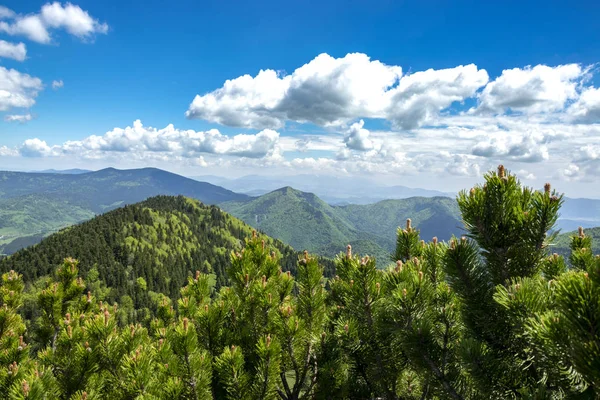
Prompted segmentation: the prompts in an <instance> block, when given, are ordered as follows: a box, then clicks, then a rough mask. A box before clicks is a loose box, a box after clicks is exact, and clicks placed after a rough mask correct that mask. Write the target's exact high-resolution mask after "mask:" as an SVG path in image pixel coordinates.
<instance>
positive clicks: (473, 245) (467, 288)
mask: <svg viewBox="0 0 600 400" xmlns="http://www.w3.org/2000/svg"><path fill="white" fill-rule="evenodd" d="M561 203H562V196H560V195H558V194H557V193H556V192H554V191H551V188H550V185H549V184H547V185H546V186H545V189H544V191H543V192H538V191H533V190H532V189H529V188H526V187H522V186H521V184H520V182H519V181H518V179H517V178H516V177H515V176H514V175H512V174H510V173H508V172H507V171H506V170H505V169H504V167H503V166H502V165H501V166H499V167H498V171H497V172H491V173H488V174H486V175H485V184H484V185H483V186H475V187H474V188H472V189H471V190H470V191H469V192H467V191H462V192H461V193H460V194H459V196H458V205H459V208H460V210H461V213H462V216H463V221H464V224H465V228H466V230H467V236H466V237H463V238H461V239H452V241H451V245H450V248H449V250H448V251H447V252H446V255H445V257H444V267H445V270H446V273H447V275H448V279H449V284H450V287H451V288H452V289H453V290H454V291H455V292H456V294H457V295H458V296H459V297H460V299H461V303H462V306H461V308H460V313H461V316H462V320H463V323H464V325H465V335H464V338H463V340H462V341H461V349H460V355H461V359H462V362H463V363H464V366H465V368H466V370H467V372H468V376H469V379H470V381H471V382H470V384H471V385H472V386H473V387H474V388H475V390H476V393H479V394H478V396H486V397H492V398H507V397H514V396H519V395H533V394H541V393H545V392H546V391H548V390H552V388H551V385H549V384H547V382H545V376H544V375H545V371H544V369H543V364H539V363H538V362H537V359H532V358H531V353H530V346H528V343H527V340H526V338H525V337H524V336H523V334H522V328H521V326H520V324H519V323H518V321H517V320H516V319H515V318H514V315H511V313H510V312H508V311H507V309H506V307H503V306H502V305H501V304H499V303H498V302H497V301H496V300H495V298H494V294H495V293H496V291H497V290H500V291H502V290H505V289H506V288H508V287H511V286H514V285H516V286H514V287H517V288H518V287H519V285H522V283H520V282H522V281H523V280H524V279H535V278H537V277H539V276H540V273H541V272H542V269H543V268H542V267H543V264H544V262H543V259H544V257H545V254H546V247H547V245H548V243H549V242H550V241H551V240H552V238H553V235H551V236H548V232H549V231H550V230H551V229H552V228H553V226H554V224H555V223H556V220H557V218H558V210H559V208H560V205H561ZM528 311H529V312H531V311H530V310H525V311H524V312H525V313H527V312H528Z"/></svg>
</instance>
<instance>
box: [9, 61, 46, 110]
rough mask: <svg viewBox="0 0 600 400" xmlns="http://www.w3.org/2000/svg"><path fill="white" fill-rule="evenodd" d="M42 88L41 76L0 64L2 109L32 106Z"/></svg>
mask: <svg viewBox="0 0 600 400" xmlns="http://www.w3.org/2000/svg"><path fill="white" fill-rule="evenodd" d="M42 89H43V85H42V81H41V80H40V79H39V78H35V77H32V76H30V75H28V74H24V73H21V72H19V71H17V70H14V69H6V68H4V67H2V66H0V111H7V110H9V109H11V108H29V107H31V106H32V105H33V104H35V98H36V97H37V95H38V92H39V91H40V90H42Z"/></svg>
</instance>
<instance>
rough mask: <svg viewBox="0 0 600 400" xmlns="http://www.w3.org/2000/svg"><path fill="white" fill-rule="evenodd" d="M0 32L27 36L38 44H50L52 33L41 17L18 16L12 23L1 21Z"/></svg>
mask: <svg viewBox="0 0 600 400" xmlns="http://www.w3.org/2000/svg"><path fill="white" fill-rule="evenodd" d="M0 32H5V33H7V34H9V35H11V36H25V37H26V38H28V39H29V40H33V41H34V42H38V43H50V33H49V32H48V30H47V29H46V26H45V25H44V22H43V21H42V19H41V18H40V17H39V15H26V16H23V17H21V16H18V17H16V19H15V21H14V22H12V23H9V22H4V21H0Z"/></svg>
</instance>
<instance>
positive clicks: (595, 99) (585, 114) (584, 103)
mask: <svg viewBox="0 0 600 400" xmlns="http://www.w3.org/2000/svg"><path fill="white" fill-rule="evenodd" d="M567 112H568V114H569V115H570V116H571V117H573V118H574V119H575V120H576V121H578V122H596V123H597V122H600V88H594V87H589V88H586V89H585V90H584V91H583V92H582V93H581V96H580V97H579V99H577V101H576V102H575V103H573V104H572V105H571V106H570V107H569V109H568V110H567Z"/></svg>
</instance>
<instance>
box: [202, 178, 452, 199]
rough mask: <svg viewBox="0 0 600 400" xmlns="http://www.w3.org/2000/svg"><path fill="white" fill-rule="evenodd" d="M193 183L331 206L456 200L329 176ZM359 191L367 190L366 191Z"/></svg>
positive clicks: (433, 193) (416, 190) (442, 193)
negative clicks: (295, 196) (314, 199)
mask: <svg viewBox="0 0 600 400" xmlns="http://www.w3.org/2000/svg"><path fill="white" fill-rule="evenodd" d="M192 178H193V179H196V180H199V181H203V182H210V183H212V184H214V185H219V186H222V187H224V188H227V189H229V190H233V191H234V192H238V193H244V194H247V195H250V196H261V195H263V194H266V193H269V192H272V191H273V190H277V189H280V188H282V187H286V186H291V187H293V188H295V189H297V190H300V191H303V192H310V193H315V194H316V195H317V196H319V197H320V198H321V199H322V200H324V201H325V202H327V203H329V204H333V205H344V204H371V203H376V202H378V201H381V200H387V199H405V198H409V197H440V196H446V197H452V198H453V197H455V195H456V194H455V193H445V192H440V191H437V190H429V189H419V188H410V187H406V186H400V185H396V186H385V185H380V184H377V183H375V182H373V181H372V180H370V179H365V178H360V177H352V178H350V177H346V176H337V177H332V176H328V175H323V176H320V175H306V174H300V175H290V176H265V175H247V176H243V177H241V178H235V179H229V178H224V177H220V176H214V175H204V176H196V177H192ZM361 188H369V190H368V191H366V190H362V189H361Z"/></svg>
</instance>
